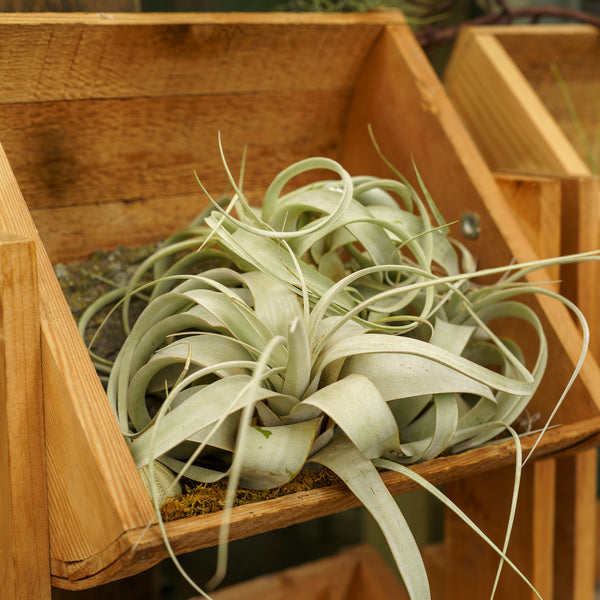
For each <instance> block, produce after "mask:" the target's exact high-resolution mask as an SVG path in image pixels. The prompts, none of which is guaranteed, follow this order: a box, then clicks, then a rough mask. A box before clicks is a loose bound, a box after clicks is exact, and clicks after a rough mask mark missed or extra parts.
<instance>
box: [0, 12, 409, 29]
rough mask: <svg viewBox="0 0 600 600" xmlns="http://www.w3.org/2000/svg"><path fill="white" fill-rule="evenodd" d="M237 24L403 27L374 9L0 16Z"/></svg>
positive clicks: (43, 21) (4, 16)
mask: <svg viewBox="0 0 600 600" xmlns="http://www.w3.org/2000/svg"><path fill="white" fill-rule="evenodd" d="M177 23H183V24H192V25H193V24H203V23H210V24H215V25H221V24H231V23H234V24H240V25H255V24H259V25H286V26H288V25H289V26H294V25H318V24H324V25H345V24H372V25H388V24H392V23H393V24H396V25H402V24H406V19H405V18H404V15H403V14H402V12H401V11H399V10H395V9H381V10H373V11H369V12H366V13H351V12H348V13H321V12H312V13H311V12H307V13H290V12H267V13H261V12H233V13H232V12H208V13H206V12H205V13H203V12H165V13H137V12H130V13H128V12H115V13H111V12H74V13H59V12H31V13H0V24H7V25H13V24H14V25H23V24H27V25H38V24H39V25H47V24H84V25H106V26H112V25H169V24H177Z"/></svg>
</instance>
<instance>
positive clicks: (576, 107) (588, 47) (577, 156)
mask: <svg viewBox="0 0 600 600" xmlns="http://www.w3.org/2000/svg"><path fill="white" fill-rule="evenodd" d="M599 64H600V33H599V32H598V30H597V29H596V28H595V27H592V26H587V25H543V26H492V27H468V28H465V29H464V30H463V31H462V32H461V34H460V36H459V38H458V40H457V43H456V46H455V48H454V50H453V53H452V56H451V60H450V62H449V64H448V67H447V69H446V72H445V74H444V83H445V86H446V89H447V91H448V95H449V96H450V99H451V100H452V102H453V104H454V105H455V107H456V108H457V110H458V112H459V114H460V116H461V118H462V119H463V122H464V123H465V125H466V126H467V129H468V130H469V133H470V134H471V136H472V137H473V139H474V141H475V143H476V144H477V146H478V148H479V150H480V151H481V153H482V154H483V156H484V158H485V160H486V162H487V164H488V166H489V167H490V169H492V171H494V172H496V173H499V174H507V173H510V174H512V175H515V174H517V175H521V176H522V175H526V176H528V177H532V176H533V177H537V178H540V177H541V178H543V179H545V180H547V179H549V178H550V179H555V180H556V181H558V182H559V183H560V185H561V187H562V190H561V196H562V203H561V204H562V216H561V218H560V230H561V241H560V246H561V252H562V253H563V254H568V253H571V252H577V251H586V250H592V249H595V248H598V247H600V185H599V181H598V174H599V171H598V167H599V164H600V105H599V103H598V98H599V97H600V68H599V66H598V65H599ZM523 208H524V207H523ZM561 278H562V280H563V281H564V282H565V286H566V287H567V288H569V290H570V293H569V295H570V296H571V297H572V298H573V299H574V300H575V301H576V302H577V303H578V305H579V306H580V307H581V308H582V309H583V310H584V311H585V313H586V316H587V318H588V319H589V322H590V328H591V330H592V333H593V334H594V332H597V331H598V327H600V311H598V308H597V304H598V303H597V289H598V285H600V269H599V267H598V265H597V264H589V263H588V264H587V265H583V266H581V267H580V268H579V269H578V270H576V269H570V270H569V269H567V270H564V272H562V273H561ZM591 348H592V350H593V352H594V353H595V354H598V353H599V352H600V336H598V334H597V333H595V334H594V335H593V338H592V343H591Z"/></svg>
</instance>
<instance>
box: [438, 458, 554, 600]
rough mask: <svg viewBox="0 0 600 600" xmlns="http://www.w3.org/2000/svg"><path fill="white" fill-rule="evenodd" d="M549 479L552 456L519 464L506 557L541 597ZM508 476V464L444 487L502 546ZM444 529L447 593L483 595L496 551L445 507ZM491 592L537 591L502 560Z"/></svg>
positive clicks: (545, 579) (550, 528)
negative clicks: (449, 562) (449, 560)
mask: <svg viewBox="0 0 600 600" xmlns="http://www.w3.org/2000/svg"><path fill="white" fill-rule="evenodd" d="M554 480H555V462H554V461H553V460H547V461H537V462H535V463H529V465H528V466H527V467H526V469H525V470H524V472H523V475H522V480H521V487H520V495H519V504H518V507H517V514H516V518H515V524H514V529H513V531H512V536H511V542H510V544H509V546H508V551H507V555H508V557H509V559H510V560H511V561H512V562H513V563H514V564H515V565H516V567H517V568H518V569H519V570H520V571H521V572H522V573H523V575H525V576H526V577H527V578H528V579H529V581H530V582H531V583H532V584H533V585H534V587H535V588H536V589H537V591H538V592H539V594H541V596H542V597H543V598H551V597H552V590H553V572H554V564H553V558H554V502H553V498H552V494H551V493H550V494H549V491H550V492H551V491H552V490H553V489H554ZM513 482H514V468H505V469H501V470H495V471H492V472H490V473H486V474H484V475H482V476H478V477H469V478H468V479H461V480H458V481H454V482H451V483H449V484H448V485H446V487H445V493H446V494H447V495H448V497H449V498H450V499H451V500H453V501H455V502H456V504H457V505H458V506H459V508H461V509H462V510H463V511H464V512H465V513H466V514H467V515H468V516H469V518H471V519H472V520H473V521H474V522H475V523H476V524H481V528H482V529H483V531H484V532H485V533H486V534H487V535H488V537H490V538H491V540H492V541H493V542H494V543H495V544H496V545H497V546H499V547H500V548H502V545H503V540H504V534H505V531H506V527H507V523H508V514H509V506H510V499H511V490H512V487H513ZM444 533H445V538H444V539H445V542H444V543H445V549H444V551H445V555H446V557H452V568H451V569H446V588H445V590H446V595H447V597H448V598H452V600H460V599H462V598H465V599H467V598H468V599H471V598H485V597H487V596H489V595H490V592H491V590H492V586H493V583H494V579H495V576H496V572H497V569H498V565H499V557H498V555H497V554H496V553H495V552H494V551H493V550H492V549H491V548H490V547H489V546H487V545H486V544H485V542H483V540H481V539H480V538H479V537H478V536H477V534H475V533H474V532H473V531H472V530H471V529H470V528H469V527H468V526H467V525H466V524H465V523H464V522H463V521H462V520H461V519H459V518H458V517H456V516H455V515H454V514H453V513H450V511H448V516H447V518H446V520H445V523H444ZM465 582H468V585H465ZM495 597H497V598H499V599H504V598H506V599H507V600H508V599H510V600H521V599H523V600H525V599H528V600H529V599H533V598H536V597H538V596H536V595H535V593H534V592H533V591H532V590H531V589H530V588H529V587H528V586H527V585H526V584H525V583H524V582H523V581H522V579H521V578H520V577H519V576H518V575H517V574H516V573H515V571H514V570H512V569H511V568H510V567H509V566H508V565H505V566H504V568H503V571H502V574H501V577H500V580H499V584H498V590H497V594H496V596H495Z"/></svg>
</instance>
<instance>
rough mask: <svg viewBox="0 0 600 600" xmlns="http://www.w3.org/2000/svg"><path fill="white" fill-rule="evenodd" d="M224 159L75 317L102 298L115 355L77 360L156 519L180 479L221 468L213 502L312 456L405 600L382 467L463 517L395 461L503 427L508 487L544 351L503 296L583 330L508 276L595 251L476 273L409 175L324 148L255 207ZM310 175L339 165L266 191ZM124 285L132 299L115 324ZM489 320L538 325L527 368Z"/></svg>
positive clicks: (208, 476) (412, 547)
mask: <svg viewBox="0 0 600 600" xmlns="http://www.w3.org/2000/svg"><path fill="white" fill-rule="evenodd" d="M221 153H222V150H221ZM223 163H224V167H225V169H226V170H227V173H228V175H229V178H230V181H231V186H232V189H233V193H232V196H231V198H229V199H226V200H219V201H217V200H213V199H212V198H211V204H210V206H209V208H208V209H206V210H205V212H204V213H202V214H201V215H200V216H199V217H198V219H197V220H196V221H195V222H194V223H193V224H192V225H191V226H190V227H189V228H187V229H185V230H182V231H180V232H177V233H176V234H174V235H173V236H172V238H170V239H168V240H166V241H165V242H164V243H163V245H162V246H161V247H160V249H159V250H158V251H157V252H156V253H154V254H153V255H152V256H150V257H149V258H148V259H147V260H146V261H145V262H144V263H143V265H142V266H141V267H140V269H139V270H138V272H137V273H136V275H134V277H133V278H132V280H131V282H130V284H129V285H128V286H126V287H125V288H122V289H119V290H116V291H114V292H112V293H111V294H109V295H107V296H106V297H103V298H101V299H99V300H98V301H97V302H96V303H94V304H93V305H92V306H90V308H89V310H88V311H87V312H86V314H85V315H84V317H83V318H82V321H81V329H82V331H84V330H85V329H86V327H87V325H88V323H89V319H90V316H91V315H92V314H93V313H95V312H96V311H97V310H98V309H99V308H100V307H104V306H106V305H109V304H113V303H114V304H116V306H118V307H119V309H120V310H121V311H122V315H123V327H124V328H125V330H126V333H127V338H126V341H125V342H124V344H123V346H122V348H121V350H120V352H119V353H118V356H117V357H116V359H115V360H114V361H108V360H106V359H102V358H101V357H98V356H95V355H92V356H93V358H94V360H95V361H96V362H97V365H98V368H99V370H100V371H101V372H104V373H106V374H107V375H108V381H107V394H108V398H109V401H110V403H111V405H112V407H113V409H114V412H115V414H116V416H117V418H118V421H119V424H120V426H121V429H122V432H123V435H124V436H125V437H126V439H127V441H128V443H129V448H130V450H131V453H132V455H133V457H134V459H135V462H136V465H137V466H138V468H139V469H140V470H141V471H142V472H143V476H144V478H145V481H146V482H147V485H148V488H149V491H150V493H151V495H152V496H153V498H154V502H155V505H156V508H157V514H159V513H158V508H159V506H160V504H161V502H162V501H163V500H164V497H165V495H168V494H169V493H173V492H172V490H173V489H174V487H173V486H174V485H176V484H177V482H178V481H179V479H180V478H181V477H182V476H185V477H186V478H189V479H192V480H196V481H198V482H205V483H207V482H215V481H218V480H220V479H223V478H227V481H228V494H227V499H226V509H225V510H226V511H227V510H230V508H231V506H232V502H233V494H234V492H235V490H236V488H237V487H238V485H243V486H244V487H246V488H254V489H263V488H274V487H277V486H280V485H282V484H283V483H285V482H287V481H289V480H290V479H292V478H293V477H294V476H296V475H297V474H298V473H299V472H300V471H301V470H302V469H303V468H304V467H305V465H308V464H316V465H323V466H325V467H327V468H328V469H331V470H332V471H333V472H334V473H336V474H337V475H338V476H339V477H340V478H341V479H342V480H343V481H344V482H345V483H346V485H347V486H348V487H349V488H350V490H351V491H352V492H353V493H354V494H355V495H356V496H357V497H358V499H359V500H360V501H361V502H362V504H363V505H364V506H365V507H366V508H367V509H368V510H369V511H370V512H371V514H372V515H373V516H374V518H375V519H376V521H377V522H378V524H379V525H380V527H381V529H382V531H383V532H384V535H385V537H386V539H387V541H388V543H389V546H390V548H391V551H392V554H393V556H394V558H395V560H396V562H397V565H398V568H399V570H400V573H401V575H402V577H403V579H404V582H405V584H406V587H407V590H408V592H409V595H410V597H411V598H413V599H419V600H423V599H426V598H429V586H428V581H427V576H426V573H425V569H424V566H423V562H422V559H421V555H420V553H419V549H418V547H417V545H416V542H415V541H414V539H413V537H412V535H411V532H410V530H409V528H408V526H407V524H406V522H405V520H404V518H403V516H402V513H401V511H400V509H399V508H398V505H397V503H396V502H395V501H394V499H393V497H392V496H391V494H390V493H389V491H388V490H387V488H386V486H385V485H384V483H383V482H382V480H381V477H380V474H379V470H380V469H391V470H396V471H398V472H400V473H403V474H405V475H406V476H408V477H410V478H412V479H413V480H416V481H417V482H418V483H419V484H420V485H422V486H424V487H426V489H428V490H429V491H431V493H433V494H434V495H436V496H437V497H439V498H440V499H441V500H442V501H443V502H445V503H446V504H447V505H448V506H450V508H452V510H455V511H457V512H458V513H459V514H461V516H462V517H463V518H464V519H465V520H467V521H468V517H467V516H466V515H464V514H462V513H460V511H459V510H458V509H457V508H456V507H455V506H454V505H452V503H451V502H450V501H449V500H448V499H446V498H445V497H444V496H443V494H441V493H440V492H439V490H437V488H435V487H434V486H431V485H430V484H428V482H426V481H425V480H423V479H422V478H420V477H418V476H417V475H416V474H414V473H413V472H412V471H411V469H410V468H409V465H410V464H411V463H415V462H418V461H425V460H430V459H433V458H435V457H437V456H439V455H440V454H443V453H448V452H457V451H461V450H464V449H467V448H472V447H475V446H479V445H481V444H484V443H486V442H489V441H490V440H492V439H493V438H496V437H497V436H498V435H499V434H502V433H505V434H506V435H508V436H513V437H514V439H515V441H516V445H517V468H516V475H515V486H518V479H519V473H520V467H521V462H522V461H521V455H520V451H519V444H518V436H517V434H516V433H515V432H514V431H513V429H512V428H511V426H510V425H511V423H513V422H514V421H515V419H517V417H519V415H521V414H522V413H523V411H524V409H525V407H526V406H527V404H528V402H529V400H530V398H531V397H532V395H533V394H534V392H535V391H536V389H537V387H538V385H539V383H540V380H541V378H542V375H543V373H544V369H545V366H546V362H547V354H548V352H547V342H546V338H545V336H544V332H543V330H542V327H541V324H540V320H539V319H538V317H537V316H536V314H535V312H534V311H533V310H532V309H531V308H530V307H529V306H528V305H526V304H525V303H523V302H521V301H519V300H518V297H519V296H524V295H527V294H547V295H550V296H554V297H556V298H557V299H559V300H560V301H561V302H564V303H565V304H567V305H568V306H569V307H570V308H571V309H572V310H573V311H574V313H575V314H576V315H577V317H578V318H579V319H580V321H581V322H582V326H583V329H584V332H587V329H586V325H585V320H584V319H583V317H582V315H581V314H580V312H579V311H578V309H577V308H576V307H575V306H573V305H572V304H571V303H570V302H569V301H567V300H566V299H564V298H562V297H560V296H558V295H557V294H555V293H553V292H552V291H549V290H547V289H544V288H539V287H533V286H531V285H530V284H528V283H527V282H526V281H524V280H523V275H524V274H525V273H526V272H527V271H528V270H531V269H532V268H538V267H541V266H544V265H547V264H549V263H557V262H567V261H574V260H583V259H586V258H589V257H590V256H591V255H592V254H593V253H590V254H589V255H585V256H582V255H580V256H577V257H562V258H557V259H554V260H553V261H540V262H538V263H534V264H527V265H509V266H505V267H498V268H494V269H487V270H485V271H478V270H477V269H476V262H475V260H474V258H473V256H471V254H470V253H469V252H468V251H467V249H466V248H465V247H464V246H463V245H461V244H460V243H459V242H458V241H456V240H454V239H452V238H451V237H450V229H451V227H450V225H448V224H447V223H446V222H445V221H444V220H443V218H442V216H441V215H440V214H439V211H438V210H437V208H436V207H435V204H434V203H433V201H432V200H431V198H430V197H429V194H428V193H427V191H426V189H425V187H424V186H423V185H422V182H421V187H422V195H423V198H421V196H420V195H419V193H417V191H416V190H415V189H414V188H413V187H411V185H409V183H408V182H407V181H406V180H405V179H404V178H403V177H402V176H400V175H399V174H398V173H395V175H396V176H395V177H394V178H390V179H382V178H378V177H370V176H360V177H351V176H350V175H349V174H348V173H347V172H346V171H345V170H344V168H343V167H342V166H341V165H340V164H338V163H337V162H335V161H333V160H331V159H327V158H309V159H306V160H302V161H300V162H298V163H296V164H293V165H291V166H290V167H288V168H286V169H284V170H283V171H282V172H281V173H280V174H278V175H277V176H276V177H275V179H274V180H273V182H272V184H271V185H270V186H269V188H268V189H267V191H266V193H265V194H264V198H263V202H262V205H261V206H259V207H256V206H251V205H250V203H249V202H248V201H247V199H246V198H245V196H244V193H243V191H242V189H241V184H239V185H238V184H237V183H236V182H235V180H234V178H233V177H232V176H231V173H230V172H229V170H228V168H227V163H226V161H225V159H224V158H223ZM317 169H319V170H322V169H327V170H329V171H331V172H333V173H334V174H335V175H336V177H335V178H333V179H330V180H322V181H317V182H314V183H311V184H308V185H304V186H302V187H299V188H295V189H293V190H292V191H286V192H285V193H284V192H283V190H284V188H286V189H288V188H289V187H290V185H289V184H290V182H291V181H292V179H293V178H294V177H296V176H297V175H300V174H304V173H306V172H309V171H312V170H317ZM205 191H206V190H205ZM207 193H208V192H207ZM209 198H210V196H209ZM148 272H152V278H151V281H149V282H146V283H141V281H142V276H143V274H144V273H148ZM494 275H497V276H498V279H497V281H496V283H494V284H485V285H484V284H482V283H480V281H481V278H482V277H483V276H486V277H487V278H488V279H489V277H490V276H494ZM136 296H137V297H142V298H143V301H144V302H145V303H146V306H145V309H144V310H143V312H142V313H141V315H140V316H139V318H137V320H135V322H133V323H130V321H131V319H130V315H129V306H130V302H131V299H132V298H134V297H136ZM503 317H510V318H511V319H518V320H520V321H521V322H522V323H523V326H524V327H526V328H528V329H529V330H530V331H531V332H532V334H533V335H535V336H536V337H537V356H536V357H535V359H534V360H533V361H532V365H531V366H529V367H528V366H527V365H526V361H525V358H524V357H523V355H522V352H521V351H520V349H519V347H518V345H517V344H516V343H515V341H513V340H511V339H506V338H503V337H500V336H499V335H498V334H497V333H495V332H494V330H493V327H492V321H494V322H495V321H496V320H498V319H500V318H503ZM584 340H585V336H584ZM584 346H585V341H584ZM584 353H585V347H584V348H583V350H582V359H583V355H584ZM582 359H581V360H582ZM574 376H575V374H574ZM565 393H566V390H565ZM563 397H564V394H563ZM561 400H562V397H561V399H560V400H559V402H560V401H561ZM159 469H160V473H158V470H159ZM165 473H166V475H165ZM159 475H160V477H159ZM165 476H166V477H167V480H166V481H167V484H164V481H165V479H164V478H165ZM157 480H160V481H161V482H163V483H162V484H161V486H162V488H164V489H163V495H162V496H161V495H160V494H159V493H158V492H157ZM513 510H514V505H513ZM159 516H160V515H159ZM469 523H470V524H471V526H472V527H474V528H475V529H476V526H475V525H474V524H473V523H471V522H470V521H469ZM509 531H510V527H509V528H508V531H507V540H508V536H509ZM480 534H481V535H482V536H483V534H482V533H481V532H480ZM226 540H227V519H224V526H223V530H222V538H221V541H222V544H221V553H220V559H219V565H218V568H217V574H216V575H215V578H214V580H213V581H212V582H211V585H214V584H216V583H217V582H218V581H219V580H220V579H221V578H222V576H223V574H224V568H225V562H226ZM487 541H488V542H489V543H490V544H492V543H491V542H490V541H489V540H487ZM166 542H167V545H168V540H166ZM492 545H493V544H492ZM494 548H496V550H497V551H498V553H499V555H500V556H501V557H502V559H503V562H508V563H509V564H511V566H513V568H514V565H512V563H510V561H509V560H508V559H507V558H506V556H505V554H504V551H503V550H502V549H500V548H497V547H495V546H494ZM173 558H174V560H176V559H175V557H174V555H173ZM196 589H198V591H199V592H200V593H202V594H203V595H205V596H206V597H208V596H207V595H206V592H204V591H203V590H202V589H201V588H200V587H198V586H196Z"/></svg>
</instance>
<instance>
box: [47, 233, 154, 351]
mask: <svg viewBox="0 0 600 600" xmlns="http://www.w3.org/2000/svg"><path fill="white" fill-rule="evenodd" d="M156 248H157V245H156V244H151V245H146V246H139V247H133V248H128V247H119V248H116V249H115V250H112V251H110V252H108V251H106V250H98V251H96V252H94V254H93V255H92V256H90V258H89V259H87V260H85V261H81V262H73V263H68V264H64V263H58V264H56V265H55V267H54V272H55V273H56V276H57V278H58V281H59V283H60V286H61V288H62V291H63V294H64V295H65V298H66V299H67V302H68V304H69V307H70V308H71V312H72V313H73V316H74V317H75V320H78V319H79V318H80V317H81V315H82V314H83V312H84V311H85V309H86V308H87V307H88V306H89V305H90V304H91V303H92V302H93V301H94V300H96V299H97V298H99V297H100V296H102V295H103V294H105V293H106V292H109V291H110V290H112V289H115V288H116V287H121V286H125V285H127V284H128V282H129V280H130V278H131V276H132V275H133V273H134V272H135V270H136V269H137V267H138V266H139V265H140V264H141V263H142V262H143V261H144V260H145V259H146V258H147V257H148V256H149V255H150V254H151V253H152V252H153V251H154V250H156ZM140 308H141V303H140V305H139V306H136V303H135V301H134V303H133V306H132V313H133V314H134V315H135V314H136V312H139V310H140ZM107 312H108V310H105V311H103V312H100V313H98V314H97V315H96V316H95V317H94V319H93V320H92V321H91V323H90V327H89V328H88V332H89V333H88V334H87V335H86V340H85V342H86V344H89V342H90V340H91V338H92V336H93V334H94V332H95V331H96V329H97V328H98V327H99V326H100V324H101V323H102V322H103V320H104V318H105V316H106V314H107ZM120 318H121V315H120V313H119V312H118V311H116V312H115V314H114V315H113V316H112V317H111V318H110V319H108V320H107V321H106V323H104V324H103V325H102V335H100V336H99V337H98V338H97V340H96V341H95V342H94V351H95V352H96V353H97V354H99V355H100V356H105V357H107V358H114V356H115V355H116V354H117V352H118V351H119V349H120V347H121V345H122V344H123V342H124V340H125V335H124V333H123V328H122V327H121V323H120Z"/></svg>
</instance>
